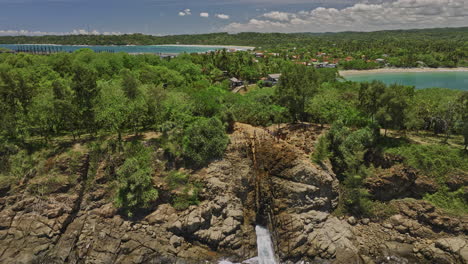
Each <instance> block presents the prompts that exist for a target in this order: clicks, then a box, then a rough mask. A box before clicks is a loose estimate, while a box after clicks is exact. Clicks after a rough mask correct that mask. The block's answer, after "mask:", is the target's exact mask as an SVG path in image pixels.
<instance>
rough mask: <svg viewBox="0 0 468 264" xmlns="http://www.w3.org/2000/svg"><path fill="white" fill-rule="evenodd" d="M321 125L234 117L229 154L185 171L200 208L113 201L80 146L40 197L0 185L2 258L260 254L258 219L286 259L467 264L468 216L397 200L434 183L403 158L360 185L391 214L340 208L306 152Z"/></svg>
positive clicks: (122, 259) (165, 259)
mask: <svg viewBox="0 0 468 264" xmlns="http://www.w3.org/2000/svg"><path fill="white" fill-rule="evenodd" d="M279 131H281V133H279ZM324 131H325V130H324V128H321V127H318V126H314V125H307V124H304V125H289V126H282V127H280V128H278V127H276V126H275V127H271V128H268V129H263V128H255V127H252V126H249V125H244V124H236V126H235V128H234V132H233V133H232V134H231V135H230V140H231V144H230V145H229V147H228V149H227V151H226V154H225V156H224V158H223V159H221V160H218V161H215V162H213V163H211V164H210V165H209V166H208V167H206V168H204V169H202V170H199V171H196V172H193V174H192V177H193V178H194V179H196V180H198V181H200V182H202V183H203V186H204V187H203V190H202V192H201V203H200V204H199V205H198V206H190V207H189V208H188V209H186V210H182V211H177V210H176V209H174V208H173V207H172V206H171V205H170V204H169V203H167V202H165V201H159V202H158V204H157V205H155V207H154V208H153V209H152V210H151V211H150V212H148V213H147V214H145V215H142V216H140V217H139V218H135V219H129V218H126V217H124V216H122V215H121V214H119V212H118V210H117V209H116V208H115V207H114V206H113V203H112V200H111V199H110V197H109V193H108V189H109V186H108V182H107V180H106V179H105V178H101V177H99V175H100V171H102V170H104V169H105V167H106V164H101V166H100V167H99V168H98V171H97V173H96V176H95V177H94V176H93V177H92V176H91V175H87V174H88V171H89V168H88V166H89V162H90V161H89V156H88V155H84V157H83V159H82V165H81V167H80V169H79V171H78V173H77V175H76V176H77V177H78V179H79V180H78V184H76V185H75V186H59V187H57V189H56V190H54V191H53V192H52V193H51V194H50V195H47V196H38V195H35V194H32V193H29V192H28V191H27V190H26V188H25V186H23V187H20V188H19V189H18V190H15V192H13V193H11V192H10V193H5V192H2V196H1V198H0V209H1V211H0V263H217V262H219V261H220V260H221V259H226V260H230V261H233V262H242V261H244V260H246V259H250V258H252V257H254V256H256V255H257V252H256V250H257V248H256V237H255V230H254V229H255V224H258V223H262V224H265V225H267V226H268V227H269V229H270V232H271V234H272V238H273V242H274V247H275V251H276V253H277V254H278V256H279V258H280V259H281V263H301V262H300V261H307V262H309V263H343V264H344V263H468V239H467V235H468V219H467V217H466V216H465V217H462V216H451V215H447V214H446V213H444V212H442V211H440V210H438V209H436V208H435V207H434V206H432V205H431V204H429V203H428V202H425V201H421V200H416V199H412V198H406V199H401V198H404V197H414V198H417V197H418V195H420V192H424V191H427V189H428V188H431V187H432V186H433V184H435V183H432V182H430V181H428V180H427V179H425V178H424V177H423V176H420V175H418V173H417V172H415V171H412V170H411V169H407V168H401V167H398V166H401V165H395V164H393V163H392V162H388V164H386V165H388V166H382V167H383V172H382V173H381V174H379V175H378V177H377V178H374V179H372V180H370V181H369V182H368V183H367V188H368V189H369V190H370V192H371V193H373V194H374V196H376V197H379V199H381V200H392V199H397V198H398V199H397V200H394V201H392V203H393V204H394V206H395V208H397V211H396V212H395V213H394V214H393V215H392V216H391V217H389V218H388V219H385V220H375V219H356V218H354V217H344V216H335V215H334V214H333V211H334V209H335V208H336V206H337V203H338V199H339V184H338V180H337V178H336V176H335V175H334V173H333V172H332V169H331V167H330V166H329V165H326V164H325V165H323V166H318V165H316V164H313V163H312V162H311V161H310V159H309V155H308V154H309V153H310V152H312V151H313V146H314V142H315V141H316V140H317V138H318V137H319V135H321V134H322V133H323V132H324ZM278 135H281V137H280V136H278ZM61 162H62V163H63V164H62V166H60V167H61V168H62V171H61V173H63V174H69V173H70V171H69V169H68V166H67V162H68V161H67V160H63V161H61ZM375 162H376V161H375ZM462 184H466V183H462ZM418 188H420V189H421V188H422V189H423V190H420V191H418Z"/></svg>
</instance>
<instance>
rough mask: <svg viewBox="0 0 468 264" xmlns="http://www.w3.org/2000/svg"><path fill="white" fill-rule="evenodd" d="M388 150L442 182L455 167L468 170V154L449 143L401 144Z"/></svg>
mask: <svg viewBox="0 0 468 264" xmlns="http://www.w3.org/2000/svg"><path fill="white" fill-rule="evenodd" d="M386 152H387V153H390V154H394V155H399V156H402V157H403V158H404V159H405V163H406V164H407V165H409V166H411V167H413V168H416V169H418V170H420V171H421V172H423V173H424V174H426V175H428V176H431V177H433V178H435V179H437V180H438V181H440V182H444V181H445V179H446V175H447V174H449V173H450V172H452V171H454V170H455V169H459V170H462V171H468V156H467V155H466V154H464V153H463V151H461V150H458V149H454V148H453V147H450V146H447V145H417V144H411V145H401V146H398V147H394V148H389V149H387V150H386Z"/></svg>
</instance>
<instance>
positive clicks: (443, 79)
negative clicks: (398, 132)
mask: <svg viewBox="0 0 468 264" xmlns="http://www.w3.org/2000/svg"><path fill="white" fill-rule="evenodd" d="M342 75H344V77H345V79H346V80H349V81H356V82H371V81H373V80H379V81H382V82H384V83H386V84H393V83H398V84H403V85H414V86H415V87H416V88H417V89H424V88H432V87H440V88H450V89H457V90H464V91H468V71H441V72H372V71H366V72H363V73H353V74H349V75H348V74H346V73H344V74H342Z"/></svg>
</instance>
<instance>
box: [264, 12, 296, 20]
mask: <svg viewBox="0 0 468 264" xmlns="http://www.w3.org/2000/svg"><path fill="white" fill-rule="evenodd" d="M263 16H264V17H266V18H269V19H272V20H279V21H289V19H290V18H291V17H295V15H294V14H290V13H286V12H279V11H273V12H269V13H266V14H263Z"/></svg>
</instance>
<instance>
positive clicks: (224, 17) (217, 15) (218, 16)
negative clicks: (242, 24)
mask: <svg viewBox="0 0 468 264" xmlns="http://www.w3.org/2000/svg"><path fill="white" fill-rule="evenodd" d="M215 17H217V18H219V19H229V15H226V14H216V15H215Z"/></svg>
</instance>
